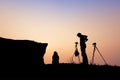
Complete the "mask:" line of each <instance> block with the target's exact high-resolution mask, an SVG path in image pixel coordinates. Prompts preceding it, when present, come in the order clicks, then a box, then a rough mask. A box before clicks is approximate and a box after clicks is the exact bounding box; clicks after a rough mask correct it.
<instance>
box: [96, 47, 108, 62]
mask: <svg viewBox="0 0 120 80" xmlns="http://www.w3.org/2000/svg"><path fill="white" fill-rule="evenodd" d="M96 49H97V51H98V52H99V54H100V56H101V57H102V59H103V61H104V62H105V64H107V62H106V61H105V59H104V57H103V56H102V54H101V53H100V51H99V50H98V48H97V47H96Z"/></svg>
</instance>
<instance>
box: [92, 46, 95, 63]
mask: <svg viewBox="0 0 120 80" xmlns="http://www.w3.org/2000/svg"><path fill="white" fill-rule="evenodd" d="M94 56H95V46H94V50H93V56H92V64H93V62H94Z"/></svg>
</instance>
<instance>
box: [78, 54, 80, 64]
mask: <svg viewBox="0 0 120 80" xmlns="http://www.w3.org/2000/svg"><path fill="white" fill-rule="evenodd" d="M78 60H79V63H80V56H79V55H78Z"/></svg>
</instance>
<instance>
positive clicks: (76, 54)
mask: <svg viewBox="0 0 120 80" xmlns="http://www.w3.org/2000/svg"><path fill="white" fill-rule="evenodd" d="M77 44H78V42H75V52H74V54H73V57H72V62H74V61H73V58H74V56H75V57H78V61H79V63H80V56H79V52H78V49H77Z"/></svg>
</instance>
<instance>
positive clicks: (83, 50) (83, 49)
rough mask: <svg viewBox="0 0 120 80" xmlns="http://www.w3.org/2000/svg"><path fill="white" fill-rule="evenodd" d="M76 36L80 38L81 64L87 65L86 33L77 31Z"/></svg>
mask: <svg viewBox="0 0 120 80" xmlns="http://www.w3.org/2000/svg"><path fill="white" fill-rule="evenodd" d="M77 36H78V37H79V38H80V48H81V54H82V61H83V64H85V65H88V58H87V54H86V44H85V43H86V41H88V39H87V35H82V34H81V33H78V34H77Z"/></svg>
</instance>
